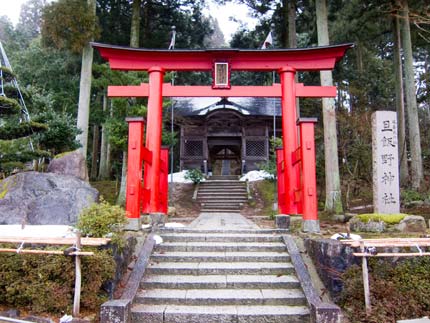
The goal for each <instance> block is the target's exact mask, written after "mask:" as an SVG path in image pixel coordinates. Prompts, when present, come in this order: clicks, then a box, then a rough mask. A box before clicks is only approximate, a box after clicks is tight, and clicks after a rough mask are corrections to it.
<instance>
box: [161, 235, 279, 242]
mask: <svg viewBox="0 0 430 323" xmlns="http://www.w3.org/2000/svg"><path fill="white" fill-rule="evenodd" d="M162 237H163V241H165V242H172V241H178V242H179V241H181V242H187V241H188V242H196V241H199V242H201V241H207V242H282V238H281V237H280V236H276V235H273V234H249V233H163V234H162Z"/></svg>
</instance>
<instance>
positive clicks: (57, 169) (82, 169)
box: [47, 150, 88, 181]
mask: <svg viewBox="0 0 430 323" xmlns="http://www.w3.org/2000/svg"><path fill="white" fill-rule="evenodd" d="M47 171H48V172H49V173H56V174H62V175H73V176H76V177H79V178H80V179H82V180H84V181H88V168H87V162H86V160H85V158H84V156H83V155H82V153H81V152H80V151H79V150H75V151H72V152H68V153H65V154H62V155H60V156H59V157H55V158H54V159H53V160H52V161H51V162H50V163H49V165H48V169H47Z"/></svg>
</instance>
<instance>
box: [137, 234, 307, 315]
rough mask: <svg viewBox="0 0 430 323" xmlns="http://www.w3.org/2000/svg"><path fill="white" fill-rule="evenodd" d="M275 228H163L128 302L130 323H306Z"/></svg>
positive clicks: (291, 268)
mask: <svg viewBox="0 0 430 323" xmlns="http://www.w3.org/2000/svg"><path fill="white" fill-rule="evenodd" d="M277 232H278V231H277V230H227V231H223V230H196V229H180V230H174V231H172V230H166V231H162V233H161V234H160V235H161V237H162V238H163V243H161V244H160V245H157V246H156V248H155V250H154V252H153V254H152V256H151V258H150V261H149V264H148V266H147V268H146V271H145V275H144V276H143V279H142V281H141V283H140V289H139V290H138V292H137V295H136V297H135V299H134V304H133V305H132V310H131V316H132V322H162V323H163V322H184V323H185V322H208V323H211V322H232V323H233V322H234V323H238V322H309V320H310V314H309V309H308V307H307V305H306V304H307V302H306V297H305V295H304V293H303V291H302V289H301V287H300V283H299V280H298V279H297V277H296V275H295V269H294V266H293V265H292V263H291V259H290V255H289V254H288V252H287V250H286V245H285V244H284V243H283V241H282V238H281V236H280V235H277V234H276V233H277Z"/></svg>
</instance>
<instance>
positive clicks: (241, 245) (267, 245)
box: [156, 242, 286, 252]
mask: <svg viewBox="0 0 430 323" xmlns="http://www.w3.org/2000/svg"><path fill="white" fill-rule="evenodd" d="M156 250H157V251H258V252H263V251H270V252H279V251H286V246H285V245H284V244H283V243H281V242H165V243H162V244H160V245H157V247H156Z"/></svg>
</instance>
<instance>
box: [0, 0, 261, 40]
mask: <svg viewBox="0 0 430 323" xmlns="http://www.w3.org/2000/svg"><path fill="white" fill-rule="evenodd" d="M25 2H26V0H0V15H6V16H8V17H9V18H10V20H11V21H12V23H13V24H14V25H16V23H17V22H18V20H19V13H20V11H21V5H22V4H23V3H25ZM206 12H207V13H210V15H211V16H213V17H216V18H217V19H218V23H219V26H220V28H221V30H222V32H223V33H224V38H225V40H226V42H227V43H228V42H229V41H230V39H231V36H232V35H233V34H234V33H235V31H236V30H237V29H238V28H239V26H240V23H239V22H235V21H232V20H231V16H232V13H234V18H235V19H236V20H238V21H242V22H244V23H246V24H247V25H248V26H249V27H250V28H252V27H254V26H255V25H256V23H257V21H256V19H253V18H251V17H250V16H249V12H248V8H247V7H246V6H245V5H242V4H236V3H228V4H226V5H224V6H219V5H216V4H214V3H213V2H212V1H211V2H210V4H209V10H206V11H205V13H206Z"/></svg>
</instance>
